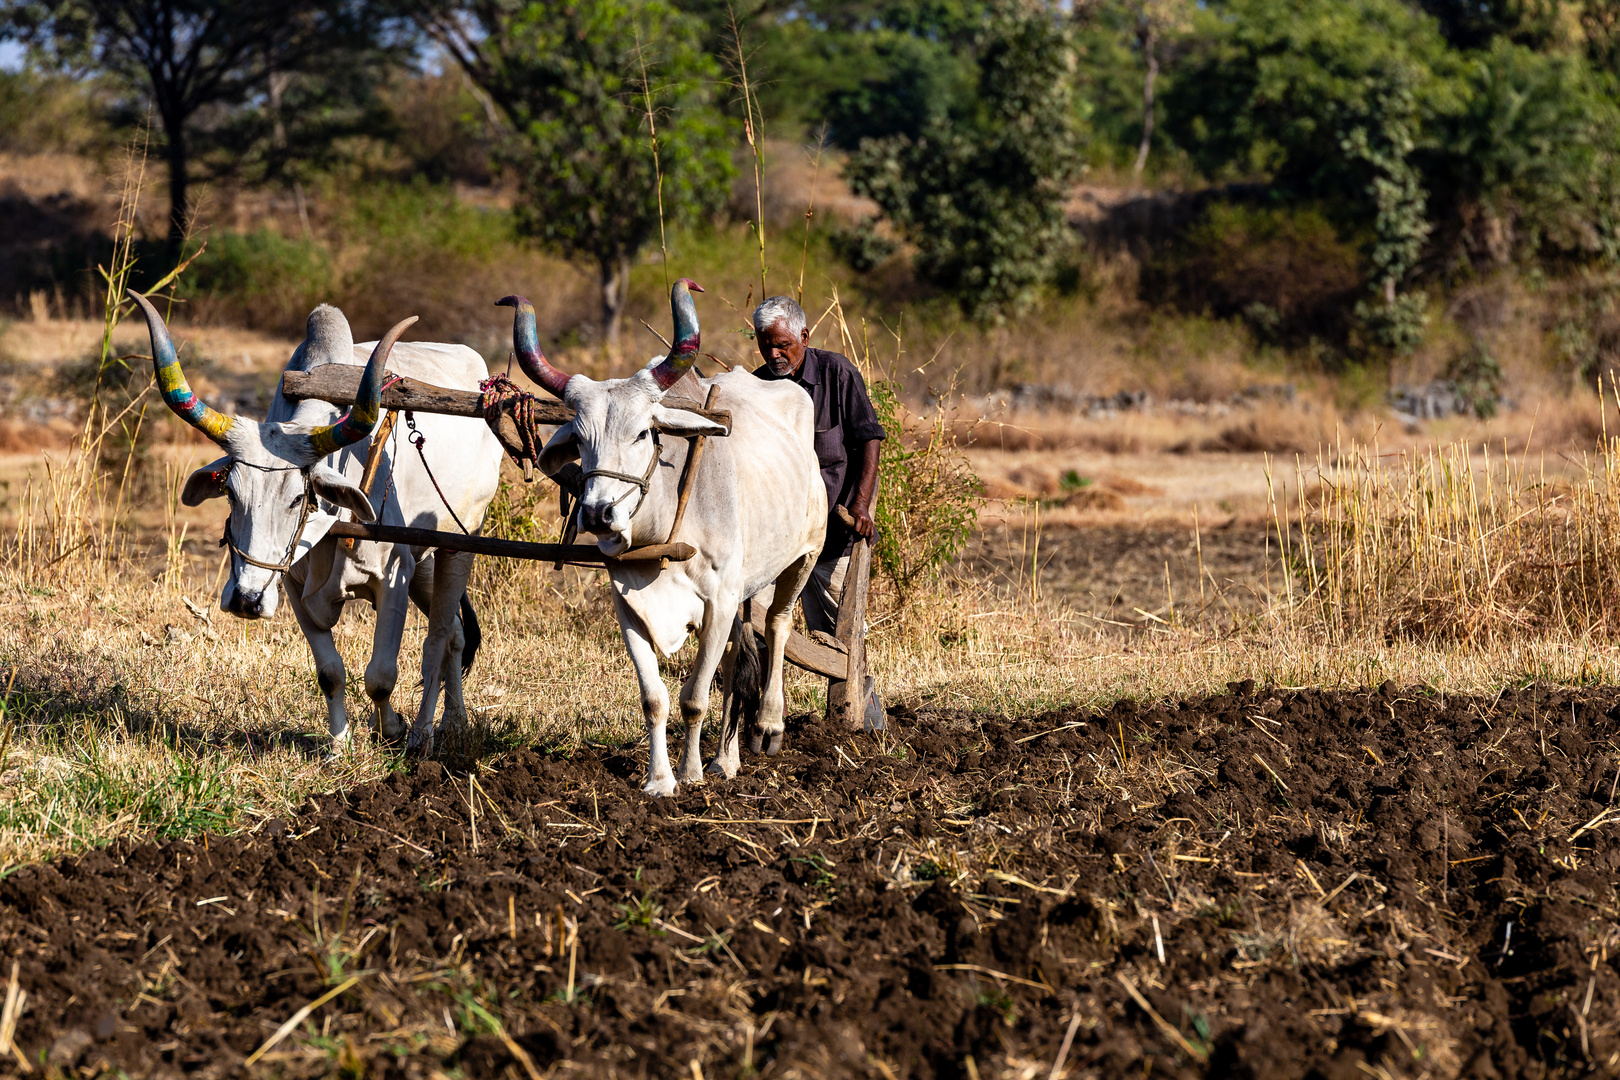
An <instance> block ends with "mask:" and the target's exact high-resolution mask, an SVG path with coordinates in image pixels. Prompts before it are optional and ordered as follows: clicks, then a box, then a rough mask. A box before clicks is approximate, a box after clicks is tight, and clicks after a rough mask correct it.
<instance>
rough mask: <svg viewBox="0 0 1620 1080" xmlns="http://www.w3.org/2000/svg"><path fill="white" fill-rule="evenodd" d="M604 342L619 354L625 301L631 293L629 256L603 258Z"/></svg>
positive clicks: (612, 351) (611, 352)
mask: <svg viewBox="0 0 1620 1080" xmlns="http://www.w3.org/2000/svg"><path fill="white" fill-rule="evenodd" d="M600 265H601V271H602V343H603V345H604V346H605V347H606V348H607V351H608V352H609V353H610V354H612V355H613V356H618V355H619V326H620V324H621V323H623V321H624V303H625V299H626V298H627V297H628V295H629V293H630V259H629V257H628V256H622V255H621V256H618V257H616V258H609V259H603V260H602V262H601V264H600Z"/></svg>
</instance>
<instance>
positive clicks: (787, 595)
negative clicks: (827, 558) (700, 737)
mask: <svg viewBox="0 0 1620 1080" xmlns="http://www.w3.org/2000/svg"><path fill="white" fill-rule="evenodd" d="M815 568H816V556H815V553H813V552H812V553H811V554H809V555H805V556H804V557H802V558H801V559H799V560H798V561H797V562H795V563H792V564H790V565H789V566H788V568H787V569H786V570H784V571H782V574H781V576H780V577H778V578H777V579H776V591H775V592H774V593H773V594H772V595H771V606H770V607H769V608H768V609H766V612H765V650H766V657H765V665H766V666H765V686H764V689H763V690H762V691H761V693H760V696H759V726H758V728H757V729H756V731H755V732H754V733H753V734H751V735H750V736H749V743H750V745H749V749H751V750H753V751H755V752H756V753H757V752H759V751H760V750H763V751H764V752H765V753H767V754H777V753H780V752H781V750H782V731H783V729H784V727H785V725H784V723H783V718H784V716H785V715H786V713H787V700H786V697H785V695H784V693H783V689H782V669H783V666H784V661H783V656H784V654H785V653H786V652H787V641H788V635H789V634H791V633H792V632H793V605H794V603H795V602H796V601H797V600H798V599H799V594H800V593H801V592H803V591H804V583H805V582H807V581H809V580H810V574H811V572H812V571H813V570H815Z"/></svg>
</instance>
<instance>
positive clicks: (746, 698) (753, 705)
mask: <svg viewBox="0 0 1620 1080" xmlns="http://www.w3.org/2000/svg"><path fill="white" fill-rule="evenodd" d="M736 634H737V638H736V640H737V660H736V663H734V664H733V665H732V668H731V687H730V689H731V695H730V697H731V715H729V716H727V717H726V731H727V732H728V733H729V732H732V731H738V732H742V733H745V734H746V733H748V732H751V731H753V730H754V728H755V727H756V726H758V724H759V705H760V698H761V697H762V696H763V691H764V674H765V672H764V665H762V664H761V663H760V661H759V647H760V646H761V645H762V644H764V639H763V638H761V637H760V636H759V634H757V633H755V631H754V628H753V626H752V625H751V624H749V623H745V622H742V621H741V620H738V622H737V630H736Z"/></svg>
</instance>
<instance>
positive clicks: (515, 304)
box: [495, 296, 573, 398]
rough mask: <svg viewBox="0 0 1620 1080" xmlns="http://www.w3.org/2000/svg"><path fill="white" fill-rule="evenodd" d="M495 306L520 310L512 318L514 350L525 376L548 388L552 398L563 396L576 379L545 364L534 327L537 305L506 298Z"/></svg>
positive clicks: (509, 297) (518, 298)
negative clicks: (569, 384)
mask: <svg viewBox="0 0 1620 1080" xmlns="http://www.w3.org/2000/svg"><path fill="white" fill-rule="evenodd" d="M495 306H496V307H509V308H516V309H517V311H516V312H514V313H513V315H512V351H513V352H515V353H517V359H518V366H519V367H521V368H522V369H523V373H524V374H525V375H527V376H528V377H529V378H530V379H533V380H534V381H535V383H536V384H538V385H540V386H543V387H545V388H546V390H547V391H549V392H550V394H551V396H552V397H559V398H560V397H562V396H563V388H564V387H566V386H567V385H568V380H569V379H571V378H573V376H572V375H570V374H568V373H567V372H566V371H558V370H557V369H556V368H554V367H552V366H551V365H550V364H549V363H547V362H546V354H545V353H543V352H541V351H540V334H539V332H538V331H537V330H536V329H535V326H534V305H533V304H531V303H529V301H528V300H527V299H526V298H525V297H522V296H503V297H501V298H500V299H499V300H497V301H495Z"/></svg>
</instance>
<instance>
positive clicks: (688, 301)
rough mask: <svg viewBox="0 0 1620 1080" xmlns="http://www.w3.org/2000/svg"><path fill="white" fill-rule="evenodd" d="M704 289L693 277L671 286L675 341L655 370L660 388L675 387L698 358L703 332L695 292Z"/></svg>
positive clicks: (653, 373)
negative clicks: (693, 294) (700, 329)
mask: <svg viewBox="0 0 1620 1080" xmlns="http://www.w3.org/2000/svg"><path fill="white" fill-rule="evenodd" d="M702 291H703V286H701V285H699V284H698V283H697V282H695V281H693V280H692V279H691V278H684V277H683V278H681V279H680V280H679V281H677V282H676V283H675V284H674V285H672V286H670V290H669V312H670V315H671V316H672V317H673V318H674V320H675V344H674V345H673V346H672V347H671V348H670V350H669V355H668V356H666V357H664V362H663V363H661V364H659V365H658V366H657V367H655V368H653V369H652V377H653V378H654V379H655V380H656V381H657V382H658V386H659V388H660V389H663V390H668V389H669V388H670V387H672V386H674V385H675V383H676V381H677V380H679V379H680V377H681V376H682V375H685V374H686V373H687V371H689V370H690V369H691V367H692V364H693V363H694V362H695V361H696V360H697V357H698V347H699V345H701V344H702V342H703V335H702V334H701V333H700V332H699V331H698V316H697V305H696V304H694V303H693V302H692V293H694V292H702Z"/></svg>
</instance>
